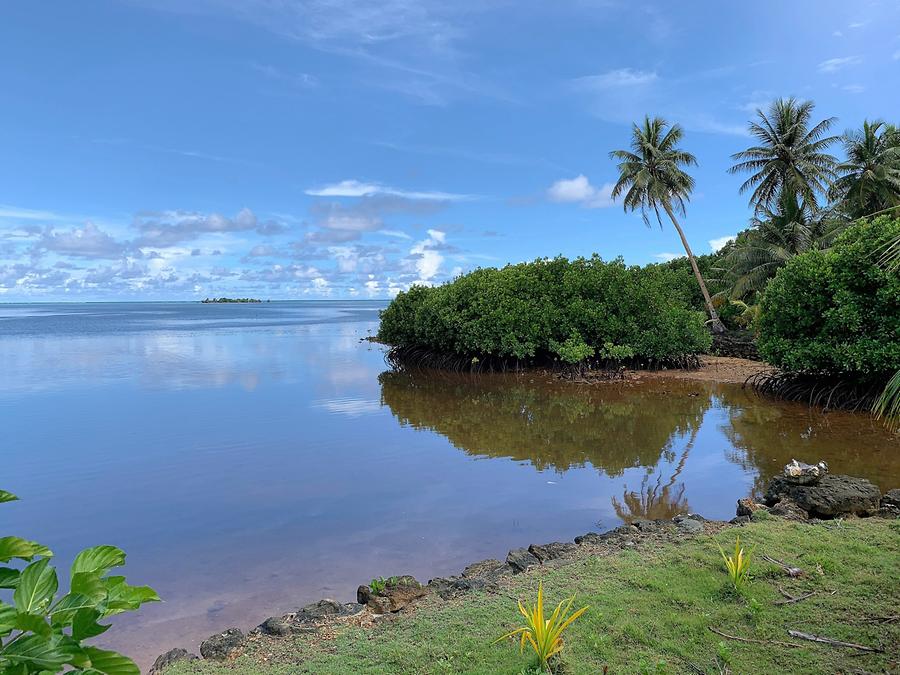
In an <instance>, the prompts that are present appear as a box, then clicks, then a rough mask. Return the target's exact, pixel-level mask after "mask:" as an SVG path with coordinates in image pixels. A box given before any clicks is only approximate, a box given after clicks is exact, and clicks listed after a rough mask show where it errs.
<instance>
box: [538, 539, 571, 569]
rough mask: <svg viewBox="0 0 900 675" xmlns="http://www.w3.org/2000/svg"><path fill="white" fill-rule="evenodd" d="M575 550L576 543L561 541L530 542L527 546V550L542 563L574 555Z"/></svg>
mask: <svg viewBox="0 0 900 675" xmlns="http://www.w3.org/2000/svg"><path fill="white" fill-rule="evenodd" d="M576 551H578V545H577V544H568V543H565V542H561V541H554V542H551V543H549V544H532V545H531V546H529V547H528V552H529V553H530V554H531V555H533V556H534V557H535V558H537V559H538V562H540V563H541V564H542V565H543V564H544V563H545V562H547V561H548V560H555V559H557V558H567V557H569V556H571V555H574V554H575V552H576Z"/></svg>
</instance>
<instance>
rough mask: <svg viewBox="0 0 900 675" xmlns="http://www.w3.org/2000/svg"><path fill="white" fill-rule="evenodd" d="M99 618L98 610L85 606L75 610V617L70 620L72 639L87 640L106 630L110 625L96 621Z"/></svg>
mask: <svg viewBox="0 0 900 675" xmlns="http://www.w3.org/2000/svg"><path fill="white" fill-rule="evenodd" d="M99 618H100V612H99V611H97V610H96V609H89V608H86V609H79V610H78V611H77V612H75V618H74V620H73V621H72V639H73V640H78V641H81V640H87V639H88V638H92V637H97V636H98V635H102V634H103V633H105V632H106V631H108V630H109V628H110V626H108V625H103V624H100V623H97V619H99Z"/></svg>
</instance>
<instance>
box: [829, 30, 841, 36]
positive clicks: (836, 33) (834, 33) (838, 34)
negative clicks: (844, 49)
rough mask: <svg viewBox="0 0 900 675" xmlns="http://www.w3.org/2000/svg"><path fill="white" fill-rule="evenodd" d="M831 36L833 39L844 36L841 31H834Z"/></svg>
mask: <svg viewBox="0 0 900 675" xmlns="http://www.w3.org/2000/svg"><path fill="white" fill-rule="evenodd" d="M832 35H833V36H834V37H844V34H843V33H842V32H841V31H839V30H836V31H834V32H833V33H832Z"/></svg>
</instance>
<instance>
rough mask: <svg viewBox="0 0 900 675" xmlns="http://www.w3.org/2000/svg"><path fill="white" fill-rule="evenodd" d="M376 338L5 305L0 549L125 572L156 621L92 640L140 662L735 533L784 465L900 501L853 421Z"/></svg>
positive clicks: (180, 310) (675, 384)
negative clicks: (289, 616) (683, 522)
mask: <svg viewBox="0 0 900 675" xmlns="http://www.w3.org/2000/svg"><path fill="white" fill-rule="evenodd" d="M376 327H377V307H373V306H372V305H371V303H359V304H357V303H348V302H333V303H321V302H297V303H271V304H270V305H258V306H240V305H220V306H212V305H203V306H201V305H199V304H197V305H189V304H187V303H180V304H179V303H170V304H165V303H161V304H134V305H91V306H87V305H53V306H49V305H48V306H42V307H40V308H34V307H27V306H8V305H7V306H0V458H2V460H3V466H4V475H3V480H4V482H5V484H4V485H0V487H4V488H6V489H13V490H14V491H15V492H17V493H18V494H19V495H20V496H22V497H23V501H22V502H16V503H15V504H9V505H5V507H4V510H3V516H4V518H8V519H9V521H8V527H9V530H8V531H9V532H11V533H22V534H25V535H27V536H29V537H32V538H34V539H37V540H39V541H41V542H42V543H45V544H47V545H49V546H50V547H51V548H52V549H53V550H54V551H56V552H57V554H58V555H59V557H60V560H71V558H72V557H73V556H74V555H75V553H76V552H77V550H79V549H80V548H81V547H82V546H83V545H84V543H85V542H91V543H94V542H97V543H111V544H116V545H119V546H122V547H123V548H124V549H125V550H127V551H128V552H129V564H128V574H129V576H130V577H131V578H132V579H133V580H135V581H138V582H140V583H147V584H150V585H152V586H154V587H155V588H157V590H158V591H159V592H160V594H161V595H162V596H163V597H164V598H165V599H166V602H165V603H162V604H159V605H153V606H149V607H147V608H145V609H143V610H142V611H141V612H140V613H139V614H138V615H135V616H128V615H126V616H123V617H117V618H116V620H115V622H114V626H113V628H112V630H110V631H109V632H108V633H105V634H104V636H102V638H101V640H100V641H101V643H103V644H105V645H107V646H110V647H112V648H117V649H121V650H123V651H126V652H128V653H130V654H133V655H135V656H137V657H138V658H139V660H140V661H141V663H142V664H143V665H145V666H146V665H149V663H150V662H151V661H152V658H153V657H155V656H156V654H158V653H160V652H161V651H163V650H165V649H167V648H170V647H172V646H174V645H178V644H180V645H181V646H184V647H189V648H192V649H194V650H196V648H197V645H198V642H199V640H200V639H202V638H204V637H206V636H208V635H210V634H212V633H214V632H217V631H219V630H222V629H224V628H227V627H229V626H232V625H237V626H240V627H243V628H248V627H250V626H251V625H252V623H253V622H254V621H256V620H259V619H261V618H263V617H265V616H268V615H271V614H274V613H278V612H285V611H290V610H292V609H296V607H298V606H300V605H302V604H305V603H306V602H310V601H313V600H317V599H319V598H321V597H323V596H331V597H336V598H339V599H346V600H349V599H352V598H353V597H354V592H355V589H356V587H357V585H358V584H359V583H360V582H361V581H365V580H366V579H370V578H372V576H373V575H378V574H385V575H388V574H395V573H398V572H409V573H412V574H414V575H416V576H418V577H424V578H429V577H433V576H442V575H447V574H451V573H456V572H458V571H459V570H460V569H462V568H463V567H464V566H465V565H467V564H468V563H470V562H472V561H473V560H477V559H482V558H487V557H498V556H499V557H503V556H504V555H505V554H506V551H507V550H509V549H510V548H514V547H518V546H521V545H523V544H528V543H531V542H540V541H550V540H559V539H571V538H572V537H574V536H576V535H578V534H582V533H584V532H586V531H588V530H590V529H603V528H610V527H615V526H616V525H618V524H619V523H620V522H621V521H622V520H630V519H634V518H665V517H671V516H673V515H675V514H676V513H678V512H681V511H687V510H696V511H697V512H699V513H702V514H704V515H706V516H708V517H713V518H723V517H730V516H731V515H732V514H733V512H734V499H735V498H736V497H737V496H741V495H744V494H747V492H748V491H749V490H751V489H753V487H754V485H756V486H758V485H761V484H762V482H764V481H765V480H766V479H767V478H768V477H769V476H770V475H771V474H772V473H773V472H774V471H775V470H777V468H778V467H779V466H781V465H783V464H784V463H785V462H786V461H787V460H788V459H790V458H791V457H792V456H797V457H798V458H801V459H804V458H806V459H810V460H816V459H819V458H824V459H826V460H827V461H828V462H829V463H830V464H831V465H832V467H833V469H834V470H835V471H843V472H848V473H856V474H860V475H866V476H869V477H871V478H872V479H873V480H875V481H876V482H878V483H879V485H881V486H882V487H894V486H897V485H900V452H898V444H897V440H896V438H892V437H891V436H890V435H889V434H887V433H886V432H885V431H884V430H883V429H881V428H880V427H878V426H877V425H874V424H872V423H870V422H869V420H868V419H867V418H865V417H863V416H854V415H846V414H839V413H834V414H829V415H827V416H825V415H821V414H819V413H815V412H810V411H809V410H808V409H807V408H805V407H804V406H802V405H800V404H788V405H782V404H776V403H772V402H769V401H764V400H761V399H758V398H756V397H755V396H753V395H750V394H748V393H747V392H743V391H741V389H740V388H739V387H725V386H716V385H712V384H704V383H692V382H685V381H648V382H641V383H627V382H626V383H620V382H617V383H609V384H605V385H598V386H579V385H574V384H572V383H561V382H558V381H555V380H552V379H547V378H543V377H537V376H484V377H471V376H453V375H447V374H439V373H430V374H418V375H416V374H408V373H395V372H383V371H384V362H383V358H382V353H381V351H380V349H379V348H378V347H377V346H373V345H371V344H370V343H368V342H360V339H361V338H362V337H363V336H365V335H366V334H368V333H370V332H371V331H373V330H375V329H376ZM379 373H381V375H380V376H379ZM85 495H87V496H88V497H87V498H86V497H85ZM98 495H102V498H101V497H99V496H98ZM523 505H527V506H528V509H527V511H526V510H525V509H523ZM63 511H64V512H65V513H66V518H65V519H59V518H57V517H56V514H59V513H61V512H63ZM5 527H6V526H4V528H5ZM4 533H6V530H5V531H4ZM160 542H164V545H160Z"/></svg>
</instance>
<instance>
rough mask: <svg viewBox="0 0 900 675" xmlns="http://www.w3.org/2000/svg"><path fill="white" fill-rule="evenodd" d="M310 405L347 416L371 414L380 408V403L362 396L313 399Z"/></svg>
mask: <svg viewBox="0 0 900 675" xmlns="http://www.w3.org/2000/svg"><path fill="white" fill-rule="evenodd" d="M311 405H312V407H313V408H320V409H322V410H327V411H328V412H330V413H337V414H339V415H347V416H348V417H359V416H361V415H372V414H374V413H377V412H379V411H380V410H381V403H379V402H378V401H375V400H369V399H364V398H333V399H327V400H319V401H313V402H312V404H311Z"/></svg>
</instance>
